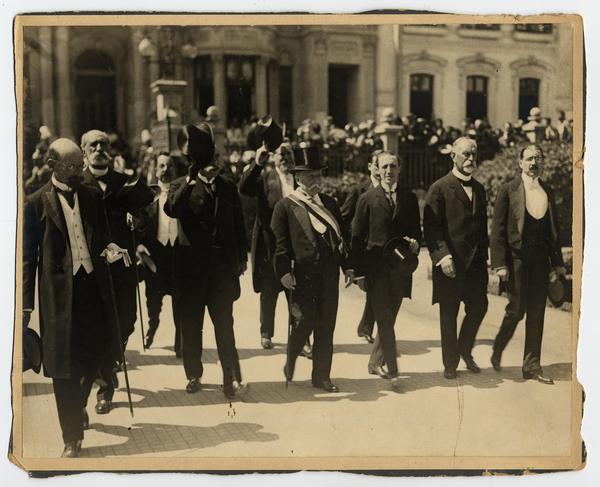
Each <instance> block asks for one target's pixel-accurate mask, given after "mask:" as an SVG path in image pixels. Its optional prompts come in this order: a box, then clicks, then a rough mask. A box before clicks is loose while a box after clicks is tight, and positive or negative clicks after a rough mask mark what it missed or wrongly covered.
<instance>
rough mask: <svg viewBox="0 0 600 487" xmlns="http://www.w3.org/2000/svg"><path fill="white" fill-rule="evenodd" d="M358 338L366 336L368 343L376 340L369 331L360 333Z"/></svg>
mask: <svg viewBox="0 0 600 487" xmlns="http://www.w3.org/2000/svg"><path fill="white" fill-rule="evenodd" d="M358 338H364V339H365V340H366V341H367V342H368V343H373V342H375V340H374V338H373V337H372V336H371V335H369V334H368V333H359V334H358Z"/></svg>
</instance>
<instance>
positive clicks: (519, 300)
mask: <svg viewBox="0 0 600 487" xmlns="http://www.w3.org/2000/svg"><path fill="white" fill-rule="evenodd" d="M513 269H514V270H513ZM513 269H511V270H512V271H513V272H512V275H511V276H510V281H509V283H508V303H507V305H506V308H505V310H504V318H503V319H502V323H501V324H500V329H499V330H498V333H497V335H496V338H495V339H494V345H493V350H494V355H495V356H496V357H498V358H501V357H502V352H504V349H505V348H506V346H507V345H508V342H509V341H510V339H511V338H512V337H513V335H514V333H515V330H516V329H517V325H518V324H519V321H521V320H522V319H523V316H524V315H525V302H526V299H525V298H526V296H525V294H526V289H527V285H526V281H527V279H526V277H527V276H526V275H525V274H524V273H523V269H522V266H521V264H520V263H517V264H516V265H514V266H513Z"/></svg>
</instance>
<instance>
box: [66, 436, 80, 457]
mask: <svg viewBox="0 0 600 487" xmlns="http://www.w3.org/2000/svg"><path fill="white" fill-rule="evenodd" d="M79 452H81V440H75V441H67V442H66V443H65V449H64V450H63V452H62V455H61V457H62V458H77V457H78V456H79Z"/></svg>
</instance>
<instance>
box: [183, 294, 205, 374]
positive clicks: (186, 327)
mask: <svg viewBox="0 0 600 487" xmlns="http://www.w3.org/2000/svg"><path fill="white" fill-rule="evenodd" d="M196 291H197V292H196ZM204 299H205V298H204V295H203V290H189V291H188V292H185V293H183V295H182V296H181V297H180V301H179V303H180V308H179V315H180V318H181V354H182V357H183V368H184V370H185V375H186V377H187V378H188V379H191V378H192V377H202V373H203V371H204V368H203V366H202V328H203V324H204V310H205V303H204Z"/></svg>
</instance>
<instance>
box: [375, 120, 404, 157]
mask: <svg viewBox="0 0 600 487" xmlns="http://www.w3.org/2000/svg"><path fill="white" fill-rule="evenodd" d="M400 129H401V127H400V125H391V124H381V125H379V126H378V127H376V128H375V133H376V134H377V135H379V137H381V140H382V142H383V149H384V150H386V151H389V152H392V153H393V154H398V134H399V133H400Z"/></svg>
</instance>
